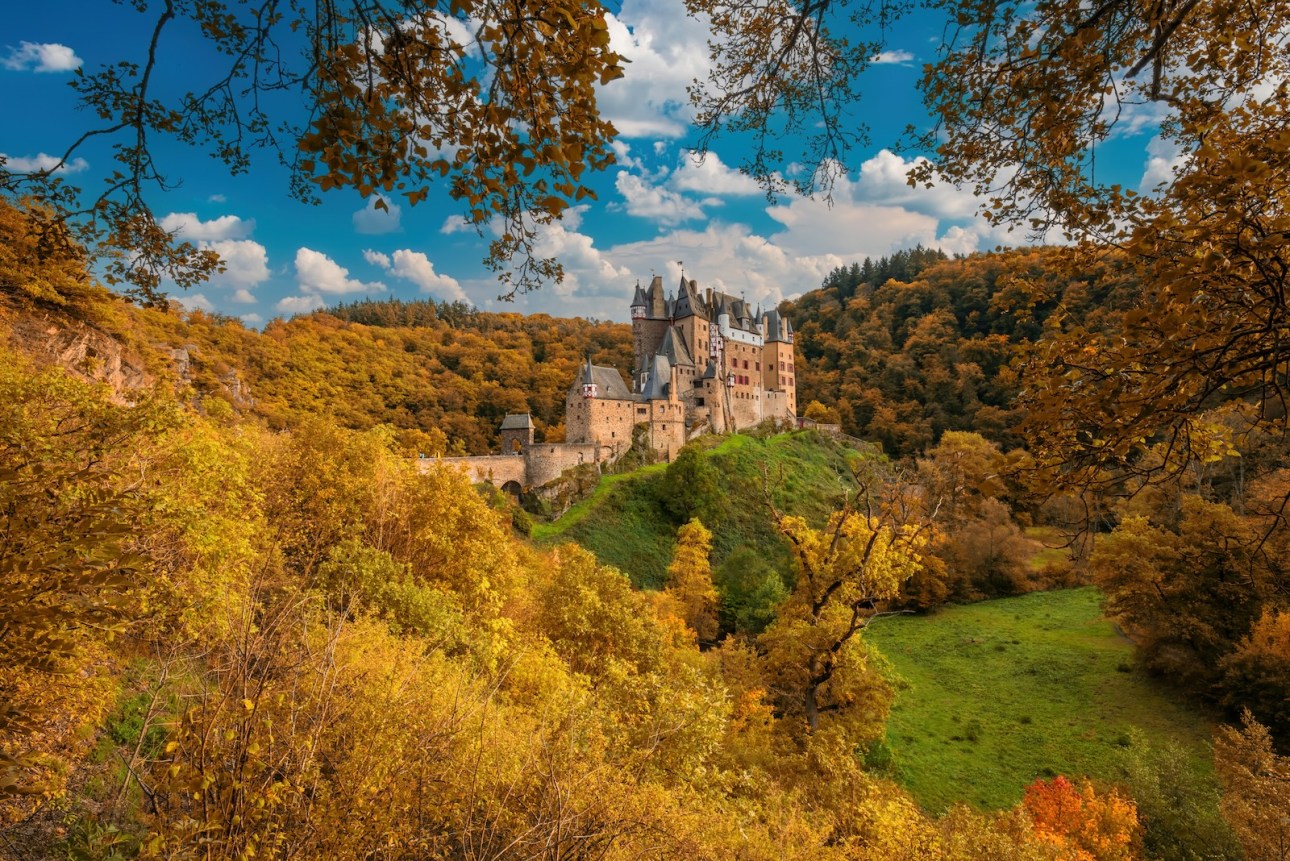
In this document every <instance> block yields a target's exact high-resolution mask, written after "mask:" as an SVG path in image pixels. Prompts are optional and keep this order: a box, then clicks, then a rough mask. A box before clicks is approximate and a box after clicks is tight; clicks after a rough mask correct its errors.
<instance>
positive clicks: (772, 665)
mask: <svg viewBox="0 0 1290 861" xmlns="http://www.w3.org/2000/svg"><path fill="white" fill-rule="evenodd" d="M887 490H888V488H881V489H880V485H879V484H878V482H877V481H875V482H873V483H870V482H868V481H866V482H864V483H863V484H862V489H861V495H860V496H859V497H858V500H857V499H848V502H847V504H846V505H845V506H844V507H843V508H842V509H841V510H840V511H838V512H836V513H834V514H833V516H832V517H830V518H829V522H828V524H827V525H826V526H825V527H824V528H823V529H814V528H812V527H811V526H810V525H808V524H807V522H806V521H805V520H803V519H802V518H800V517H790V516H783V515H779V514H778V513H777V514H776V520H777V521H778V523H779V529H780V532H781V533H782V534H783V535H784V537H785V538H787V539H788V541H789V543H790V545H791V546H792V548H793V555H794V557H795V559H796V562H797V582H796V585H795V587H794V589H793V592H792V593H791V594H790V596H789V597H788V599H787V600H786V601H785V602H784V603H783V604H781V605H780V607H779V611H778V613H777V616H776V619H775V621H774V623H772V624H771V626H770V627H769V628H768V629H767V630H766V632H765V633H764V634H762V635H761V637H760V638H759V643H760V644H761V646H762V647H763V648H764V649H765V651H766V662H767V673H768V676H769V678H770V679H771V681H770V688H771V690H772V692H773V695H774V697H775V699H776V701H777V703H778V705H779V708H780V710H781V711H782V712H783V713H784V714H785V715H789V716H792V717H794V718H797V719H799V720H801V721H803V722H804V723H805V725H806V727H807V728H808V729H809V730H810V731H811V732H812V733H814V732H816V731H817V730H819V729H820V728H821V727H822V726H823V725H824V723H825V722H827V721H833V723H834V724H835V725H838V726H840V727H843V728H847V727H849V728H850V730H851V731H850V732H846V731H845V730H844V734H846V735H852V736H854V737H857V738H858V737H862V736H863V735H864V734H865V733H867V732H870V731H872V730H873V728H874V726H875V724H876V723H878V722H880V721H881V719H882V717H883V716H884V715H885V712H886V704H887V701H888V699H889V693H888V691H887V689H886V686H885V684H884V683H883V682H882V680H881V678H880V677H879V675H878V674H877V672H876V671H875V670H874V669H873V668H872V667H871V666H870V663H869V658H868V655H867V650H866V649H865V647H864V645H863V643H862V642H861V637H860V635H861V633H862V632H863V631H864V629H865V628H866V627H867V626H868V625H869V623H870V622H872V621H873V620H874V619H875V618H876V617H877V615H878V614H879V612H880V611H881V610H882V609H883V607H884V606H885V602H888V601H890V600H891V599H893V598H895V597H896V596H897V595H898V594H899V593H900V589H901V586H902V584H903V583H904V582H905V581H906V580H907V579H909V577H910V576H911V575H912V574H913V573H914V572H915V571H916V570H917V569H918V566H919V552H920V550H921V548H922V547H923V545H924V543H925V540H926V539H925V535H924V532H923V529H922V525H921V523H920V522H918V521H917V520H916V519H915V518H913V517H910V516H909V510H908V509H907V508H906V507H905V506H904V505H903V504H902V503H903V500H901V499H899V498H898V497H895V496H891V495H887ZM879 494H883V496H880V495H879ZM884 497H885V498H884Z"/></svg>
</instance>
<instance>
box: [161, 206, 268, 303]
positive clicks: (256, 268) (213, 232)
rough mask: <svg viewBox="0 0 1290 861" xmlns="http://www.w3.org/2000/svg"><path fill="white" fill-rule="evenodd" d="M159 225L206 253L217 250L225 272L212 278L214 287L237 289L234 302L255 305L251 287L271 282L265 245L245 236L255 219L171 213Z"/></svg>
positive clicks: (253, 224) (250, 229) (248, 234)
mask: <svg viewBox="0 0 1290 861" xmlns="http://www.w3.org/2000/svg"><path fill="white" fill-rule="evenodd" d="M158 224H160V226H161V227H162V228H163V229H165V230H168V231H171V232H173V233H175V234H176V235H178V236H179V238H180V239H184V240H187V241H189V242H195V243H196V244H197V247H198V248H200V249H202V250H203V251H214V252H215V253H216V254H218V255H219V257H220V260H221V261H222V262H223V264H224V271H223V272H217V273H215V274H214V275H212V276H211V277H210V281H209V283H210V284H212V285H214V286H226V287H234V288H236V292H235V294H234V297H233V298H234V301H237V302H254V301H255V299H254V297H252V296H251V292H250V290H249V289H248V288H250V287H254V286H255V285H256V284H260V283H262V282H264V281H267V280H268V279H269V253H268V251H267V250H266V249H265V247H264V246H263V245H261V244H260V243H258V242H256V241H254V240H252V239H247V238H246V237H248V236H250V235H251V232H252V231H253V230H254V229H255V219H253V218H240V217H238V216H236V215H221V216H219V217H218V218H212V219H211V220H209V221H202V220H201V219H200V218H198V217H197V215H196V214H195V213H192V212H171V213H169V214H167V215H166V216H165V217H164V218H162V219H161V221H160V222H158Z"/></svg>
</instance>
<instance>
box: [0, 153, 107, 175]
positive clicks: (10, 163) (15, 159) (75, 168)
mask: <svg viewBox="0 0 1290 861" xmlns="http://www.w3.org/2000/svg"><path fill="white" fill-rule="evenodd" d="M0 158H3V159H4V161H5V164H4V166H5V169H6V170H10V171H13V172H14V173H37V172H38V171H54V173H80V172H81V171H83V170H85V169H87V168H88V167H89V166H90V163H89V162H88V161H86V160H85V159H83V158H74V159H72V160H71V161H69V162H67V163H66V164H64V165H62V166H61V167H60V166H59V164H58V162H59V158H58V156H56V155H49V154H48V153H43V152H40V153H36V154H35V155H32V156H23V155H6V154H5V153H0ZM55 168H57V170H55Z"/></svg>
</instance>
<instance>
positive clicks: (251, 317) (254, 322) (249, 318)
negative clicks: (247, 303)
mask: <svg viewBox="0 0 1290 861" xmlns="http://www.w3.org/2000/svg"><path fill="white" fill-rule="evenodd" d="M239 319H240V320H241V321H242V322H243V323H245V324H246V325H248V326H258V325H260V324H261V323H263V322H264V318H263V317H261V316H260V315H259V314H243V315H242V316H241V317H240V318H239Z"/></svg>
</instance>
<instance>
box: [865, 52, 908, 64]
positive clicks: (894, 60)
mask: <svg viewBox="0 0 1290 861" xmlns="http://www.w3.org/2000/svg"><path fill="white" fill-rule="evenodd" d="M913 59H914V55H913V54H911V53H910V52H909V51H880V52H879V53H877V54H874V55H873V56H872V57H870V58H869V62H870V63H873V64H874V65H875V66H882V65H887V64H895V65H900V66H907V65H909V64H910V63H911V62H912V61H913Z"/></svg>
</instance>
